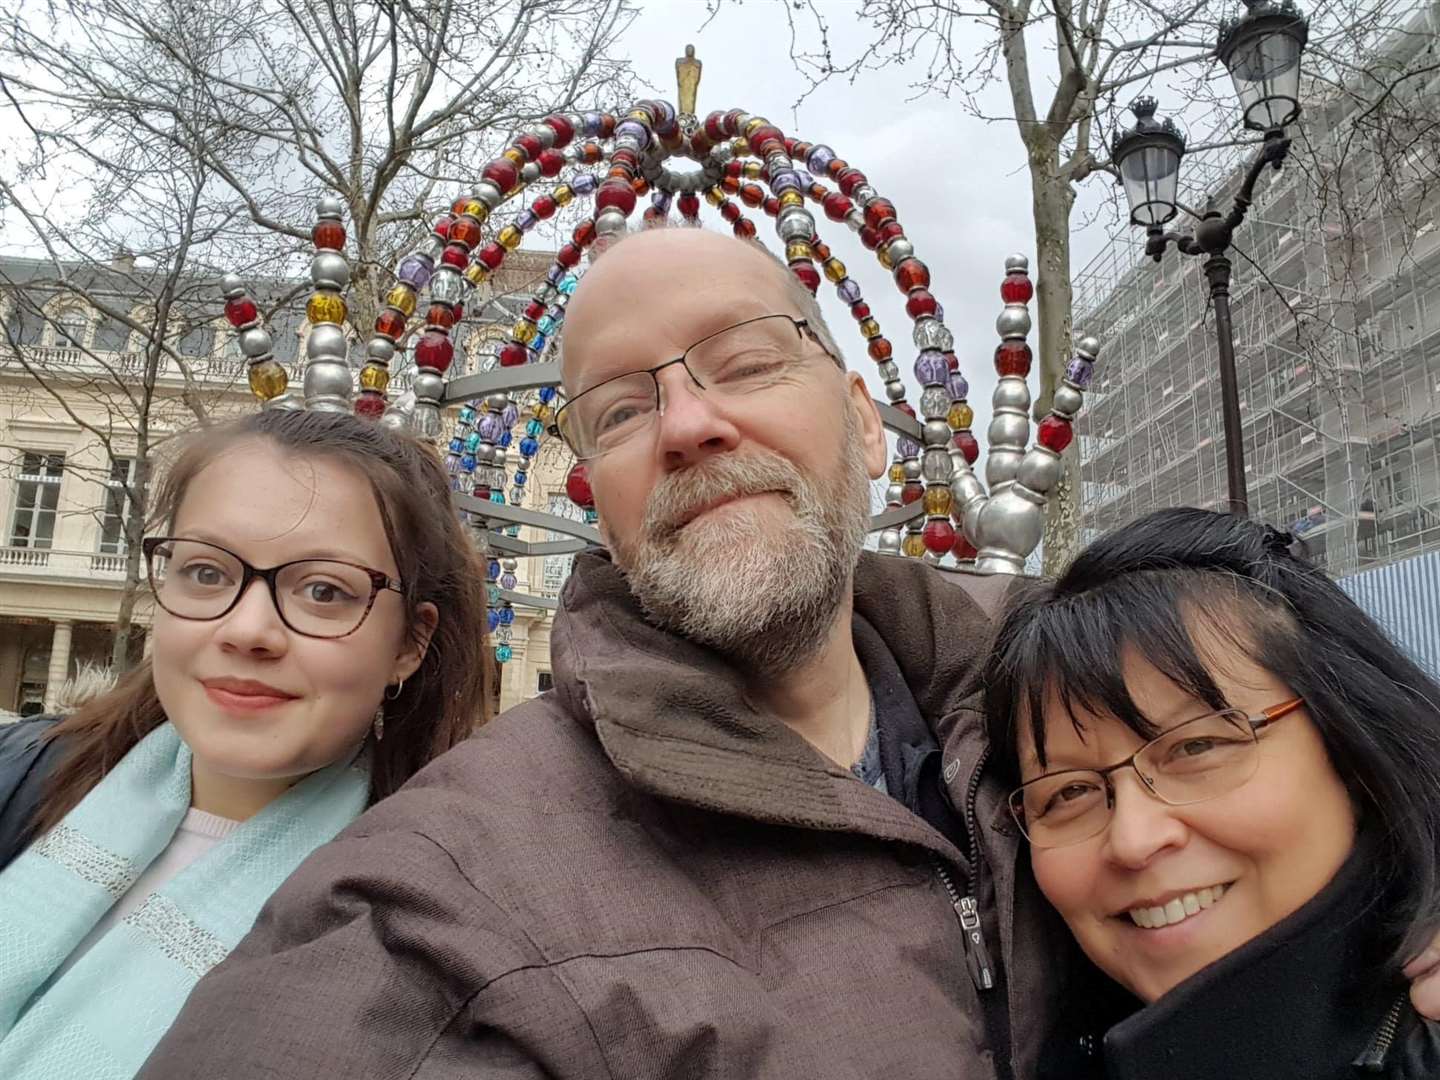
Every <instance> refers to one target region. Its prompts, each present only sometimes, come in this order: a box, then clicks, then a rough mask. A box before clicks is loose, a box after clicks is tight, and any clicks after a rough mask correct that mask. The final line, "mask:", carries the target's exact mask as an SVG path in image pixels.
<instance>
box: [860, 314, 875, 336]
mask: <svg viewBox="0 0 1440 1080" xmlns="http://www.w3.org/2000/svg"><path fill="white" fill-rule="evenodd" d="M860 333H862V334H864V335H865V336H866V337H867V338H872V337H879V336H880V324H879V323H878V322H876V321H875V320H874V319H861V320H860Z"/></svg>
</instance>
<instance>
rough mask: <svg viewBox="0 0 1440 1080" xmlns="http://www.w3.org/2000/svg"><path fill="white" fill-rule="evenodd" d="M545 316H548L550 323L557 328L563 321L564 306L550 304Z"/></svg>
mask: <svg viewBox="0 0 1440 1080" xmlns="http://www.w3.org/2000/svg"><path fill="white" fill-rule="evenodd" d="M545 314H546V315H549V316H550V321H551V322H553V323H554V324H555V325H556V326H559V325H560V324H561V323H563V322H564V321H565V305H564V304H551V305H550V306H549V307H548V308H546V309H545Z"/></svg>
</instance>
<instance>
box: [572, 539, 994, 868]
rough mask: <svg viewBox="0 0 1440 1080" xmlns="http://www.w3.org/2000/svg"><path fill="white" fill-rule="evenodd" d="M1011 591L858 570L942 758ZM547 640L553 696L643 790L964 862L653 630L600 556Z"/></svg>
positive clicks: (595, 554) (703, 656) (870, 617)
mask: <svg viewBox="0 0 1440 1080" xmlns="http://www.w3.org/2000/svg"><path fill="white" fill-rule="evenodd" d="M954 578H959V579H961V580H960V581H958V582H957V581H956V580H947V579H954ZM1005 587H1006V583H1005V582H1003V581H995V580H993V579H988V578H979V577H972V576H969V575H950V574H945V573H943V572H941V571H937V570H935V569H933V568H930V567H926V566H924V565H922V564H921V563H920V562H919V561H918V560H908V559H894V558H886V557H883V556H877V555H873V554H869V553H866V554H864V555H862V556H861V560H860V563H859V565H858V566H857V568H856V573H855V588H854V599H855V610H856V612H857V613H858V614H860V615H862V616H863V617H864V618H865V619H866V620H867V621H868V622H869V623H870V624H871V625H872V626H873V627H874V628H875V630H876V631H877V633H878V634H879V635H880V637H881V638H882V639H883V640H884V642H885V644H886V646H887V647H888V648H889V650H890V652H891V654H892V655H893V656H894V657H895V660H896V662H897V663H898V664H899V666H900V670H901V672H902V675H903V676H904V678H905V681H906V683H907V685H908V686H909V687H910V690H911V692H912V693H913V694H914V696H915V701H916V704H917V705H918V706H919V708H920V711H921V713H922V714H923V715H924V716H925V717H926V719H927V720H928V721H929V722H930V723H931V724H932V725H933V726H934V727H935V733H936V736H937V738H938V739H939V741H940V742H941V744H942V746H946V747H947V757H948V750H949V740H948V738H947V737H948V736H949V735H950V734H951V730H950V729H951V728H953V727H954V726H955V725H956V723H957V722H958V718H959V716H960V715H961V714H962V712H963V710H964V709H965V708H966V707H969V706H971V705H973V703H974V700H975V698H976V695H977V688H978V677H977V674H976V671H975V668H976V666H977V660H978V656H979V653H980V650H981V649H982V648H983V646H984V642H985V640H986V638H987V636H988V611H987V610H986V609H987V608H992V607H993V606H994V604H995V603H997V602H998V600H999V599H1000V597H1001V596H1002V595H1003V592H1004V589H1005ZM977 597H978V599H977ZM552 642H553V645H552V656H553V658H554V673H555V686H556V691H557V693H558V694H559V696H560V697H561V699H562V701H563V702H564V703H565V705H566V706H567V708H568V709H569V711H570V712H571V714H572V715H575V716H579V717H584V718H585V719H586V720H587V721H588V722H589V723H591V724H593V725H594V728H595V731H596V734H597V736H598V738H599V740H600V743H601V745H602V747H603V748H604V750H605V753H606V754H607V755H608V756H609V758H610V760H611V761H612V762H613V763H614V765H615V767H616V769H617V770H619V772H620V773H621V774H622V775H623V776H624V777H625V778H626V780H627V781H628V782H630V783H631V784H633V785H635V786H636V787H638V788H641V789H643V790H646V791H649V792H652V793H654V794H656V795H660V796H663V797H665V798H668V799H673V800H676V801H678V802H682V803H687V804H690V805H694V806H698V807H702V808H705V809H710V810H714V811H719V812H722V813H727V814H735V815H739V816H743V817H749V818H753V819H756V820H760V821H767V822H772V823H776V824H784V825H792V826H797V827H801V828H811V829H826V830H848V831H861V832H866V833H869V834H871V835H876V836H880V837H883V838H886V839H893V840H901V841H905V842H909V843H915V844H920V845H922V846H924V847H927V848H930V849H931V850H933V851H935V852H937V853H938V854H941V855H943V856H944V857H946V858H947V859H950V860H951V861H957V857H958V853H957V852H956V851H955V849H954V848H953V847H952V845H951V844H950V843H949V842H948V841H946V840H945V839H944V838H942V837H941V836H940V835H939V834H938V833H936V832H935V831H934V830H933V829H931V828H930V827H929V826H927V825H925V824H924V822H922V821H920V820H919V819H918V818H916V817H915V816H914V815H912V814H910V813H909V812H908V811H906V810H905V809H904V807H902V806H901V805H900V804H899V803H897V802H896V801H895V800H893V799H891V798H889V797H888V796H885V795H884V794H882V793H880V792H878V791H875V790H874V789H872V788H870V787H868V786H867V785H865V784H862V783H859V782H858V781H857V780H856V779H855V778H854V777H853V776H852V775H851V774H850V772H849V770H848V769H843V768H841V767H839V766H837V765H835V764H834V763H832V762H829V761H827V760H826V759H825V758H824V757H823V755H821V754H819V753H818V752H817V751H816V750H814V749H813V748H812V747H811V746H810V745H809V744H808V743H807V742H805V740H804V739H802V738H801V737H800V736H798V735H796V734H795V733H794V732H793V731H791V730H790V728H789V727H787V726H786V725H785V724H784V723H783V722H781V721H780V720H778V719H777V718H776V717H774V716H773V715H771V714H769V713H768V712H766V711H765V710H763V709H762V708H760V707H759V706H758V705H757V703H756V702H754V701H753V700H752V699H751V698H750V697H749V696H748V695H747V693H746V686H745V679H744V677H743V675H742V673H741V672H740V671H738V670H737V669H736V668H735V667H734V666H733V665H732V664H730V663H729V662H728V661H727V660H725V659H724V658H723V657H721V656H719V655H718V654H716V653H714V652H712V651H711V650H709V649H705V648H703V647H701V646H699V645H696V644H694V643H693V642H690V641H687V640H685V639H683V638H680V637H677V636H675V635H673V634H670V633H668V632H666V631H664V630H661V629H660V628H658V627H656V626H655V625H653V624H652V623H651V622H649V621H648V620H647V619H646V618H645V617H644V615H643V614H642V612H641V610H640V608H639V605H638V603H637V602H636V600H635V598H634V596H633V595H632V594H631V592H630V589H629V586H628V584H627V582H626V580H625V577H624V575H623V574H622V573H621V572H620V571H619V570H618V569H617V568H616V567H615V565H614V564H613V562H611V560H610V557H609V555H608V554H607V553H606V552H604V551H599V550H592V551H587V552H585V553H583V554H581V555H579V556H577V558H576V560H575V565H574V568H573V570H572V572H571V575H570V579H569V581H568V582H567V584H566V586H565V590H564V595H563V603H562V606H561V611H560V613H559V615H558V616H557V617H556V620H555V628H554V631H553V634H552ZM967 726H968V727H971V728H974V727H976V725H967ZM976 735H977V737H978V732H976ZM977 756H978V752H977ZM962 865H963V861H962Z"/></svg>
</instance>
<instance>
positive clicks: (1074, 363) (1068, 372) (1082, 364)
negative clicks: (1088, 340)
mask: <svg viewBox="0 0 1440 1080" xmlns="http://www.w3.org/2000/svg"><path fill="white" fill-rule="evenodd" d="M1094 374H1095V365H1094V364H1092V363H1091V362H1090V361H1089V360H1084V359H1081V358H1080V357H1078V356H1077V357H1076V358H1075V359H1074V360H1071V361H1070V364H1069V366H1068V367H1066V369H1065V378H1067V379H1069V380H1070V381H1071V382H1072V383H1074V384H1075V385H1076V386H1078V387H1079V388H1080V389H1081V390H1084V389H1085V388H1086V387H1087V386H1089V385H1090V378H1091V376H1093V375H1094Z"/></svg>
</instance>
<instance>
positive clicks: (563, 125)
mask: <svg viewBox="0 0 1440 1080" xmlns="http://www.w3.org/2000/svg"><path fill="white" fill-rule="evenodd" d="M545 126H546V127H548V128H549V129H550V130H551V131H553V132H555V145H556V147H557V148H558V147H563V146H565V145H566V144H567V143H568V142H569V141H570V140H571V139H573V138H574V137H575V129H574V128H573V127H571V126H570V121H569V120H566V119H565V117H563V116H560V115H559V114H558V113H557V114H556V115H554V116H547V117H546V118H545Z"/></svg>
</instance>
